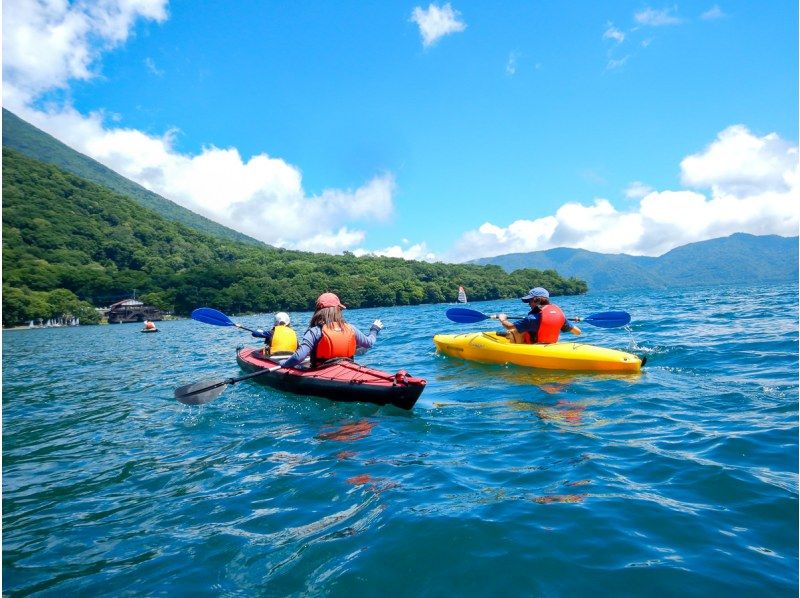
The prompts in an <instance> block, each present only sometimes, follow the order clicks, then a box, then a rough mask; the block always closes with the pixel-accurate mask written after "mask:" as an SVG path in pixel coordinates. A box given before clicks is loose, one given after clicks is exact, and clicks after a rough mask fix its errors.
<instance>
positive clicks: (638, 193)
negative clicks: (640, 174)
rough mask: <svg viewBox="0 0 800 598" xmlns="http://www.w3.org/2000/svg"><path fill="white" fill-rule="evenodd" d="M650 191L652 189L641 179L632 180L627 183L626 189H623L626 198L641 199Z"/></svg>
mask: <svg viewBox="0 0 800 598" xmlns="http://www.w3.org/2000/svg"><path fill="white" fill-rule="evenodd" d="M652 192H653V189H652V188H651V187H649V186H648V185H645V184H644V183H642V182H641V181H633V182H632V183H631V184H630V185H628V187H627V189H625V197H627V198H628V199H641V198H643V197H644V196H645V195H647V194H649V193H652Z"/></svg>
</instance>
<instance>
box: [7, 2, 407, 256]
mask: <svg viewBox="0 0 800 598" xmlns="http://www.w3.org/2000/svg"><path fill="white" fill-rule="evenodd" d="M3 11H4V12H3V16H4V19H3V76H4V86H3V103H4V106H5V107H7V108H9V109H11V110H12V111H14V112H15V113H17V114H18V115H19V116H20V117H21V118H23V119H25V120H27V121H28V122H30V123H32V124H33V125H35V126H37V127H39V128H41V129H43V130H45V131H47V132H48V133H50V134H51V135H53V136H54V137H56V138H58V139H60V140H61V141H63V142H64V143H66V144H67V145H69V146H71V147H73V148H74V149H76V150H78V151H79V152H82V153H84V154H86V155H88V156H91V157H92V158H94V159H96V160H98V161H99V162H101V163H103V164H105V165H106V166H108V167H109V168H111V169H113V170H115V171H116V172H118V173H120V174H122V175H123V176H125V177H127V178H129V179H131V180H133V181H136V182H138V183H139V184H141V185H142V186H144V187H146V188H147V189H150V190H151V191H154V192H155V193H158V194H159V195H162V196H164V197H166V198H168V199H170V200H172V201H174V202H175V203H177V204H180V205H182V206H184V207H187V208H189V209H190V210H192V211H194V212H197V213H199V214H203V215H205V216H207V217H209V218H211V219H212V220H215V221H217V222H220V223H221V224H224V225H226V226H229V227H231V228H234V229H236V230H240V231H242V232H244V233H246V234H249V235H251V236H252V237H254V238H256V239H260V240H262V241H264V242H266V243H269V244H271V245H275V246H278V247H286V248H292V249H302V250H309V251H323V252H330V253H337V252H340V251H342V250H345V249H350V248H353V247H356V246H358V245H359V244H361V243H363V242H364V240H365V238H366V232H365V231H364V230H361V229H359V228H358V227H357V224H358V223H376V222H382V221H385V220H386V219H387V218H388V217H389V216H390V214H391V213H392V210H393V195H394V191H395V186H396V185H395V180H394V176H393V175H392V174H391V173H381V174H376V175H375V176H374V177H373V178H372V179H371V180H369V181H367V182H366V183H364V184H363V185H361V186H360V187H358V188H356V189H347V190H342V189H326V190H324V191H322V192H321V193H319V194H316V195H314V194H308V193H307V192H306V191H305V190H304V189H303V184H302V173H301V171H300V169H299V168H298V167H297V166H296V165H293V164H289V163H287V162H286V161H284V160H282V159H281V158H278V157H274V156H269V155H268V154H266V153H261V154H258V155H256V156H252V157H250V158H249V159H245V158H244V157H242V156H241V155H240V154H239V151H238V150H237V149H236V148H217V147H214V146H208V147H205V148H203V150H202V151H201V152H199V153H198V154H196V155H188V154H182V153H180V152H178V151H176V150H175V147H174V138H175V136H176V134H177V131H174V130H171V131H166V132H164V134H163V135H160V136H154V135H148V134H145V133H143V132H142V131H137V130H134V129H126V128H119V127H116V128H115V127H110V126H108V125H107V122H108V121H109V120H113V116H110V115H107V114H104V113H102V112H95V113H91V114H88V115H84V114H81V113H79V112H78V111H77V110H75V109H74V108H73V107H72V106H70V105H69V104H68V103H64V104H57V103H48V104H46V105H45V106H44V107H42V106H39V105H37V101H39V100H41V98H42V96H43V94H46V93H48V92H50V91H53V90H56V89H67V88H68V87H69V85H70V83H71V82H72V81H74V80H86V79H90V78H92V77H94V76H96V75H97V74H98V73H97V71H96V68H97V67H96V64H97V60H98V58H99V57H100V55H101V54H102V53H103V52H104V51H106V50H108V49H109V48H112V47H114V46H116V45H119V44H121V43H123V42H124V41H125V40H126V39H127V38H128V36H129V35H130V31H131V29H132V27H133V25H134V23H135V22H136V21H137V19H149V20H153V21H156V22H161V21H163V20H165V19H166V18H167V12H166V0H99V1H96V2H86V3H84V2H74V3H68V2H63V1H59V0H50V1H46V0H41V1H38V2H37V1H27V2H25V1H22V0H8V1H6V2H5V3H4V5H3ZM144 66H145V68H148V69H149V70H150V71H151V72H154V73H156V74H158V72H159V71H158V69H157V68H156V67H155V64H154V63H147V62H146V63H145V65H144Z"/></svg>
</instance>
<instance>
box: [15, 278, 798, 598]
mask: <svg viewBox="0 0 800 598" xmlns="http://www.w3.org/2000/svg"><path fill="white" fill-rule="evenodd" d="M558 303H559V304H560V305H561V306H562V307H563V309H564V311H565V312H566V313H567V314H568V315H581V316H586V315H589V314H591V313H593V312H597V311H604V310H608V309H623V310H626V311H629V312H630V313H631V314H632V316H633V322H632V324H631V326H630V328H629V329H615V330H604V329H600V328H593V327H591V326H589V325H583V326H582V328H583V331H584V335H583V337H582V340H584V341H585V342H588V343H591V344H597V345H602V346H608V347H615V348H622V349H627V350H630V351H633V352H636V353H639V354H644V355H647V357H648V363H647V366H646V367H645V369H644V371H643V373H642V374H641V375H637V376H623V377H603V376H596V375H590V374H553V373H542V372H534V371H531V370H526V369H523V368H518V367H514V366H510V367H501V366H489V365H480V364H474V363H468V362H464V361H459V360H457V359H453V358H448V357H443V356H440V355H437V354H436V353H435V350H434V347H433V343H432V342H431V337H432V335H433V334H434V333H437V332H461V331H469V330H481V329H497V325H496V323H492V322H483V323H481V324H476V325H458V324H454V323H452V322H449V321H448V320H446V319H445V317H444V315H443V314H444V311H445V309H447V308H448V307H449V306H446V305H424V306H416V307H404V308H390V309H365V310H350V311H349V312H348V314H347V315H348V317H349V320H350V321H351V322H353V323H354V324H356V325H357V326H360V327H362V329H364V330H366V329H367V328H368V326H369V324H370V323H371V322H372V320H373V319H374V318H376V317H380V318H382V319H383V322H384V324H385V326H386V327H385V330H384V331H383V332H382V333H381V336H380V338H379V342H378V344H377V345H376V346H375V347H374V348H373V349H372V350H371V351H369V352H368V353H367V354H366V355H364V356H363V357H361V358H360V361H361V362H362V363H365V364H367V365H372V366H376V367H380V368H382V369H384V370H388V371H391V372H394V371H396V370H398V369H406V370H408V371H409V372H410V373H411V374H413V375H416V376H422V377H424V378H426V379H427V380H428V387H427V388H426V390H425V392H424V393H423V395H422V397H421V398H420V400H419V402H418V403H417V406H416V407H415V408H414V410H413V411H411V412H404V411H401V410H399V409H396V408H394V407H384V408H379V407H375V406H372V405H356V404H343V403H334V402H330V401H327V400H325V399H315V398H308V397H299V396H296V395H288V394H284V393H281V392H278V391H274V390H271V389H269V388H266V387H263V386H260V385H258V384H255V383H253V382H243V383H241V384H237V385H235V386H232V387H229V388H228V389H227V390H226V391H225V393H224V394H223V395H222V396H221V397H220V398H219V399H217V400H216V401H215V402H213V403H210V404H208V405H205V406H203V407H199V408H197V407H188V406H185V405H182V404H179V403H177V402H176V401H175V400H174V399H173V394H172V393H173V390H174V388H175V387H177V386H180V385H182V384H187V383H189V382H194V381H197V380H203V379H209V378H211V379H213V378H225V377H228V376H236V375H240V374H241V372H240V370H239V369H238V368H237V366H236V362H235V359H234V357H235V356H234V352H235V348H236V346H237V345H239V344H250V343H251V342H252V341H254V340H255V339H251V338H250V337H249V335H247V334H246V333H244V332H241V331H239V330H237V329H234V328H220V327H214V326H209V325H206V324H201V323H198V322H194V321H191V320H183V321H172V322H162V323H160V325H159V327H160V328H161V330H162V332H161V333H159V334H140V333H139V332H138V331H139V325H135V324H129V325H119V326H94V327H80V328H62V329H45V330H20V331H5V332H3V487H2V488H3V503H2V504H3V529H2V532H3V534H2V538H3V578H2V582H3V593H4V595H9V596H10V595H16V594H20V595H22V594H26V595H30V594H35V595H43V596H46V595H92V596H97V595H101V596H102V595H108V596H111V595H114V596H116V595H120V594H125V593H127V594H136V595H253V594H257V595H276V596H278V595H300V594H324V595H336V596H349V595H352V594H359V595H363V594H366V595H398V594H412V595H432V596H444V595H448V596H449V595H500V594H504V593H508V594H512V595H520V594H522V595H551V596H552V595H567V594H576V593H577V594H578V595H588V594H591V595H613V596H618V595H637V594H646V593H647V594H654V595H682V596H684V595H696V596H701V595H702V596H709V595H754V596H755V595H762V596H763V595H784V596H796V595H797V592H798V288H797V285H788V286H780V287H776V288H771V289H766V288H753V289H746V288H740V287H737V288H733V287H731V288H728V287H716V288H705V289H700V290H689V291H677V290H675V291H666V292H651V291H648V292H635V293H619V294H608V295H591V294H590V295H585V296H580V297H567V298H560V300H559V301H558ZM470 307H474V308H476V309H479V310H481V311H485V312H495V311H500V310H503V311H506V312H507V313H509V314H512V315H515V314H520V313H524V309H522V308H524V306H523V305H522V304H521V303H520V302H518V301H510V300H509V301H496V302H489V303H473V304H470ZM292 316H293V318H294V321H295V323H296V325H297V326H298V328H300V331H301V332H302V330H303V329H304V325H305V323H306V322H307V321H308V314H292ZM240 321H241V322H242V323H244V324H245V325H248V326H265V325H268V324H269V323H270V317H269V316H268V315H263V316H244V317H242V318H240ZM567 336H568V339H572V337H571V335H567Z"/></svg>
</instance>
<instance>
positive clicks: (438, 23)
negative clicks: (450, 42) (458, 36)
mask: <svg viewBox="0 0 800 598" xmlns="http://www.w3.org/2000/svg"><path fill="white" fill-rule="evenodd" d="M460 16H461V13H460V12H458V11H457V10H453V7H452V6H450V3H449V2H448V3H447V4H445V5H444V6H442V7H439V6H438V5H436V4H430V5H428V8H427V10H425V9H423V8H422V7H420V6H416V7H415V8H414V10H413V11H412V12H411V19H410V20H411V21H412V22H413V23H416V24H417V26H418V27H419V34H420V35H421V36H422V45H423V46H425V47H426V48H427V47H429V46H432V45H433V44H435V43H436V42H437V41H438V40H439V39H440V38H442V37H444V36H445V35H449V34H451V33H457V32H459V31H464V29H466V28H467V25H466V23H464V22H463V21H461V20H459V17H460Z"/></svg>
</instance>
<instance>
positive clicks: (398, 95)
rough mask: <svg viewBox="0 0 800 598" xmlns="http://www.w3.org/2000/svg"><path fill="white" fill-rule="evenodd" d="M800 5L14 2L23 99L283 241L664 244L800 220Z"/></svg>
mask: <svg viewBox="0 0 800 598" xmlns="http://www.w3.org/2000/svg"><path fill="white" fill-rule="evenodd" d="M797 10H798V9H797V3H796V2H784V1H780V2H779V1H773V2H763V3H762V2H758V3H755V2H749V3H745V2H727V1H723V2H691V3H680V4H676V3H669V4H659V3H654V4H648V3H646V2H645V3H643V2H639V1H637V2H624V1H614V2H607V3H602V2H589V1H586V2H519V3H514V2H504V3H501V4H497V3H487V2H480V3H478V2H460V1H453V2H450V3H433V4H430V3H421V4H418V3H415V2H386V3H355V2H352V3H317V2H315V3H307V4H300V3H273V2H256V1H253V2H204V3H196V2H180V3H169V4H168V3H166V2H164V1H162V0H129V1H128V2H124V3H116V2H113V1H105V2H95V3H72V4H70V5H65V6H62V7H59V6H58V4H57V3H53V4H48V3H45V2H31V1H20V0H7V1H6V2H4V4H3V17H4V18H3V21H4V23H3V27H4V40H3V50H4V52H3V54H4V65H3V66H4V68H3V76H4V100H3V101H4V106H5V107H7V108H9V109H11V110H12V111H14V112H16V113H17V114H19V115H20V116H22V117H23V118H25V119H26V120H29V121H30V122H32V123H34V124H36V125H37V126H40V127H42V128H44V129H45V130H47V131H48V132H50V133H51V134H53V135H55V136H56V137H58V138H60V139H62V140H63V141H65V142H66V143H68V144H69V145H71V146H72V147H75V148H76V149H78V150H79V151H82V152H84V153H87V154H88V155H91V156H92V157H94V158H95V159H98V160H100V161H101V162H103V163H105V164H107V165H109V166H110V167H112V168H114V169H115V170H117V171H118V172H120V173H121V174H123V175H125V176H128V177H129V178H131V179H133V180H136V181H137V182H140V183H141V184H143V185H145V186H146V187H148V188H150V189H152V190H154V191H156V192H158V193H160V194H161V195H163V196H165V197H167V198H169V199H172V200H173V201H176V202H177V203H180V204H181V205H185V206H187V207H189V208H190V209H193V210H195V211H197V212H200V213H203V214H205V215H207V216H210V217H212V218H214V219H215V220H218V221H220V222H222V223H223V224H226V225H228V226H232V227H234V228H237V229H239V230H243V231H244V232H246V233H248V234H251V235H253V236H256V237H257V238H260V239H262V240H264V241H265V242H268V243H271V244H274V245H280V246H284V247H290V248H298V249H310V250H318V251H329V252H332V253H337V252H341V251H343V250H349V251H355V252H356V253H359V254H360V253H363V252H377V253H382V254H388V255H398V256H400V255H402V256H405V257H410V258H423V259H440V260H445V261H462V260H465V259H471V258H474V257H481V256H488V255H497V254H501V253H508V252H512V251H533V250H538V249H548V248H551V247H557V246H571V247H583V248H585V249H590V250H593V251H602V252H609V253H616V252H625V253H635V254H644V255H659V254H661V253H663V252H665V251H667V250H669V249H671V248H672V247H675V246H677V245H682V244H685V243H687V242H692V241H698V240H703V239H707V238H713V237H717V236H722V235H726V234H730V233H732V232H740V231H741V232H750V233H754V234H772V233H774V234H783V235H788V234H797V228H798V212H800V209H799V204H800V197H798V188H799V187H798V174H797V136H798V133H797V131H798V120H797V119H798V80H797V72H798V64H797V49H798V39H797V31H798V14H797ZM54 32H57V35H54ZM92 32H94V33H92ZM425 35H427V36H428V37H425Z"/></svg>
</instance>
